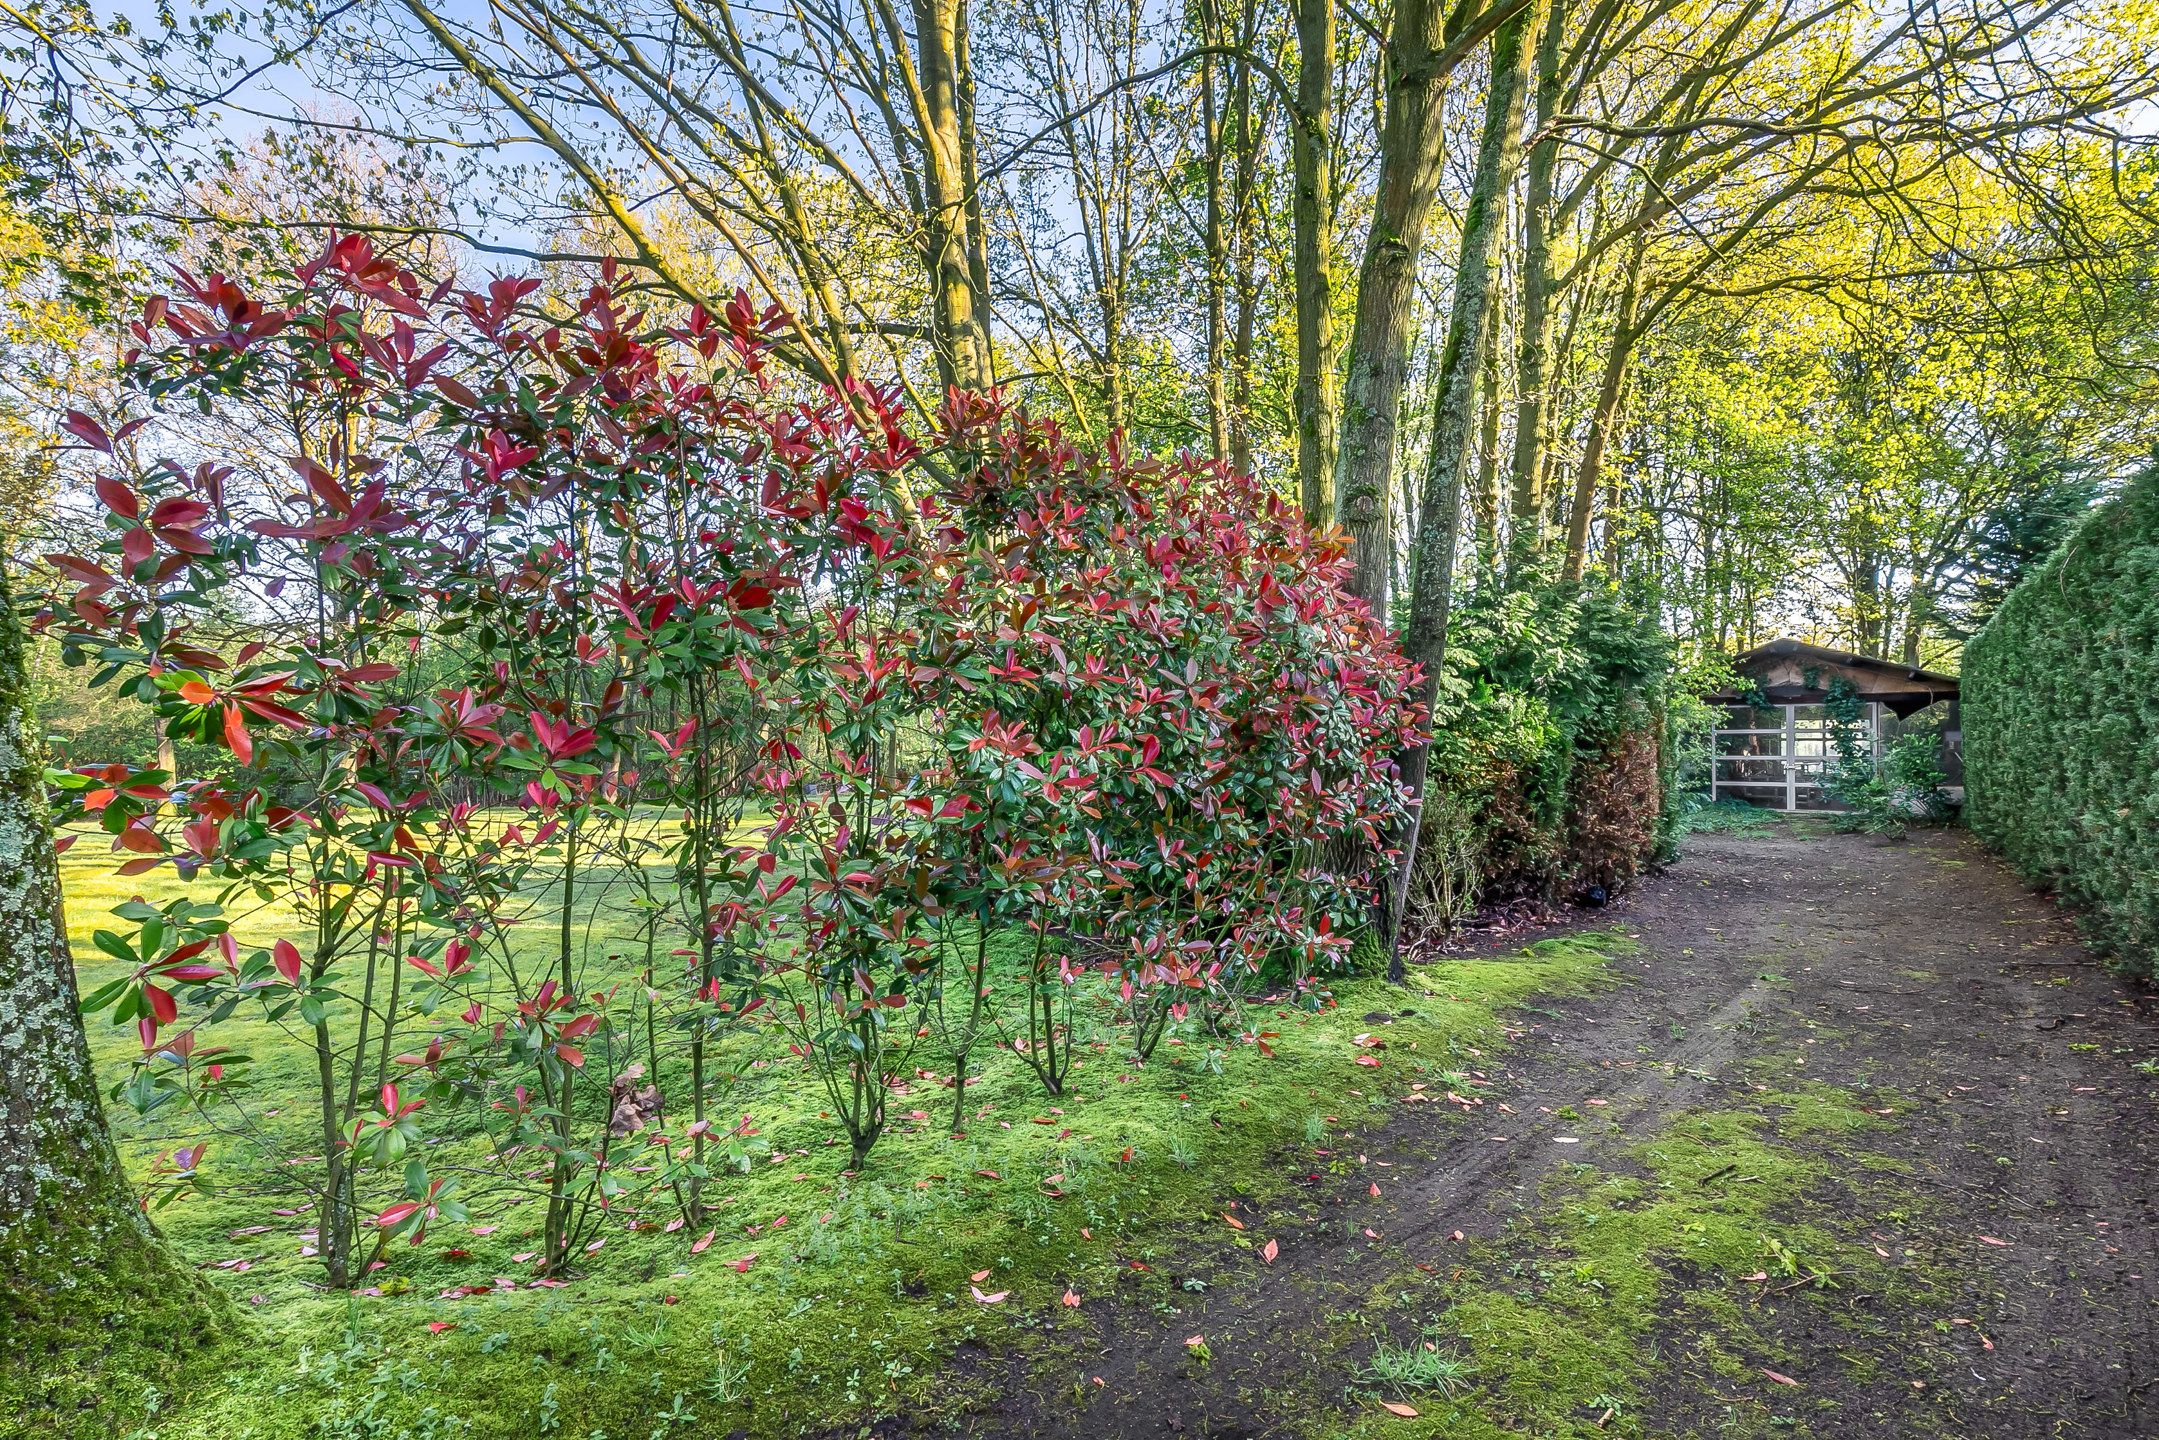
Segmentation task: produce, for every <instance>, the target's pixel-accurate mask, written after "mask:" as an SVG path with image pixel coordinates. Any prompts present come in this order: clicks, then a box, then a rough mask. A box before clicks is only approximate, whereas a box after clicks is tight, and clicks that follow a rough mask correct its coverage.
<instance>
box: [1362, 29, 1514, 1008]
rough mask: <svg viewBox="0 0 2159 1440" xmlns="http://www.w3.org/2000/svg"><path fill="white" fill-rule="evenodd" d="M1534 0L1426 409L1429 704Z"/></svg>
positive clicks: (1465, 244)
mask: <svg viewBox="0 0 2159 1440" xmlns="http://www.w3.org/2000/svg"><path fill="white" fill-rule="evenodd" d="M1535 21H1536V7H1534V6H1532V7H1531V8H1530V9H1527V10H1524V11H1522V12H1520V13H1519V14H1517V15H1516V16H1514V18H1512V19H1510V20H1509V21H1507V23H1506V24H1504V25H1502V26H1500V27H1499V29H1498V30H1497V31H1496V32H1495V33H1494V34H1493V36H1492V82H1491V91H1490V94H1489V96H1488V97H1487V99H1486V103H1485V115H1484V130H1483V134H1482V135H1481V137H1480V138H1479V141H1478V147H1477V174H1476V178H1475V179H1474V180H1473V181H1472V182H1471V185H1470V192H1469V206H1468V209H1467V210H1466V211H1465V212H1464V213H1463V216H1462V253H1461V263H1460V265H1459V267H1458V268H1457V270H1456V276H1455V287H1454V307H1453V312H1452V314H1451V315H1450V316H1449V317H1448V321H1447V341H1446V345H1445V347H1444V348H1443V349H1442V351H1441V352H1440V363H1439V375H1438V378H1437V381H1436V383H1435V392H1436V398H1435V400H1434V403H1433V415H1432V449H1431V454H1430V456H1429V457H1428V460H1427V463H1426V466H1425V472H1424V490H1423V493H1422V495H1421V496H1420V497H1419V503H1418V508H1419V510H1420V511H1421V512H1422V519H1421V521H1420V522H1419V524H1418V527H1417V534H1418V540H1417V549H1416V553H1415V554H1414V555H1412V556H1411V558H1410V602H1409V625H1408V627H1407V629H1406V630H1405V631H1404V633H1403V636H1402V649H1403V652H1404V653H1405V654H1407V655H1408V656H1409V658H1410V659H1412V660H1414V661H1416V662H1417V664H1418V665H1420V666H1422V667H1423V670H1424V675H1423V678H1422V679H1421V680H1420V681H1419V682H1418V686H1417V695H1416V698H1417V699H1418V700H1419V701H1420V702H1422V703H1423V704H1424V705H1425V706H1426V707H1428V708H1429V707H1430V706H1431V705H1433V704H1434V702H1435V701H1436V700H1437V699H1438V695H1439V672H1440V667H1441V666H1442V665H1443V664H1444V663H1445V661H1446V651H1447V616H1448V612H1449V610H1450V609H1451V607H1452V605H1453V602H1454V551H1455V544H1456V541H1457V539H1458V537H1459V535H1460V531H1461V516H1462V478H1463V469H1464V466H1465V465H1466V463H1467V461H1468V457H1469V449H1470V430H1471V426H1472V423H1473V419H1474V412H1475V405H1474V403H1473V402H1474V396H1475V393H1476V388H1477V386H1476V378H1477V370H1478V367H1479V364H1480V363H1481V361H1482V358H1483V356H1482V351H1483V349H1484V345H1485V336H1486V327H1485V310H1486V307H1487V306H1488V305H1490V303H1491V300H1492V289H1493V286H1492V276H1493V271H1494V270H1495V269H1497V267H1498V261H1499V238H1500V229H1501V225H1502V217H1503V214H1504V209H1505V207H1504V206H1503V205H1502V203H1501V202H1502V201H1503V200H1504V198H1505V191H1506V187H1507V182H1508V180H1509V178H1510V177H1511V176H1512V175H1513V173H1514V166H1515V162H1516V160H1517V159H1518V158H1519V156H1520V154H1521V148H1522V81H1523V69H1524V64H1523V62H1524V51H1525V48H1526V44H1527V40H1528V33H1529V31H1530V30H1531V29H1532V28H1533V26H1534V24H1535ZM1430 756H1431V747H1430V746H1428V745H1417V746H1414V747H1412V748H1411V749H1410V750H1409V752H1408V753H1407V754H1405V755H1404V756H1403V757H1402V781H1403V783H1404V784H1405V785H1406V786H1408V787H1409V791H1410V794H1411V796H1412V803H1414V804H1415V805H1416V806H1417V807H1418V809H1417V811H1416V812H1415V816H1413V818H1412V819H1411V821H1410V824H1409V826H1408V833H1407V834H1406V835H1405V836H1402V837H1400V838H1401V845H1400V857H1399V858H1398V859H1397V861H1396V873H1395V876H1394V883H1393V884H1392V886H1391V887H1390V893H1389V896H1388V919H1387V932H1388V944H1389V946H1390V948H1391V950H1392V955H1391V957H1390V959H1389V961H1388V974H1389V975H1390V976H1392V977H1394V978H1400V976H1401V973H1402V971H1401V966H1402V961H1401V948H1400V935H1401V915H1402V902H1403V899H1404V897H1405V896H1406V895H1407V892H1408V886H1409V875H1410V870H1411V868H1412V867H1413V866H1414V864H1415V862H1416V855H1417V834H1418V821H1417V818H1416V817H1421V815H1422V813H1423V801H1424V781H1425V773H1426V770H1427V767H1428V765H1429V762H1430Z"/></svg>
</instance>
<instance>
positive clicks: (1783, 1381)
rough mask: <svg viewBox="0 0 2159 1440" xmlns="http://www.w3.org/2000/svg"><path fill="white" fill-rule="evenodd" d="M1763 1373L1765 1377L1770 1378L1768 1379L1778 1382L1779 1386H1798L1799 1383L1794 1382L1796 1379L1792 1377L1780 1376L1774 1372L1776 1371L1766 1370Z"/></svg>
mask: <svg viewBox="0 0 2159 1440" xmlns="http://www.w3.org/2000/svg"><path fill="white" fill-rule="evenodd" d="M1762 1373H1763V1374H1764V1375H1767V1376H1768V1377H1769V1378H1770V1379H1772V1380H1774V1381H1776V1382H1777V1383H1778V1384H1779V1385H1797V1384H1798V1383H1799V1382H1798V1381H1797V1380H1794V1379H1793V1378H1792V1377H1791V1376H1789V1375H1779V1374H1778V1373H1777V1372H1776V1371H1774V1370H1764V1371H1763V1372H1762Z"/></svg>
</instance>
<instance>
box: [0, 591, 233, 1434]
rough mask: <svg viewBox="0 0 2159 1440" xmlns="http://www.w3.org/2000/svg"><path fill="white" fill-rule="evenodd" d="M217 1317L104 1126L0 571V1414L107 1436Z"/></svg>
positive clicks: (18, 633) (169, 1384)
mask: <svg viewBox="0 0 2159 1440" xmlns="http://www.w3.org/2000/svg"><path fill="white" fill-rule="evenodd" d="M205 1309H207V1311H208V1314H207V1316H206V1315H205V1313H203V1312H204V1310H205ZM222 1313H223V1312H222V1311H221V1310H220V1309H218V1307H216V1306H215V1305H214V1304H212V1305H209V1306H207V1307H205V1304H204V1299H203V1294H202V1290H201V1287H200V1285H199V1284H198V1282H197V1281H196V1280H195V1278H194V1276H193V1275H192V1274H190V1273H189V1272H186V1271H184V1270H181V1269H180V1268H179V1267H177V1266H176V1265H174V1264H173V1263H172V1262H171V1261H170V1260H169V1259H168V1258H167V1257H166V1255H165V1252H164V1248H163V1246H162V1245H161V1244H160V1243H159V1241H158V1238H157V1235H156V1233H155V1232H154V1231H153V1230H152V1229H151V1227H150V1222H149V1221H148V1219H146V1218H145V1217H144V1215H143V1213H142V1209H141V1207H140V1206H138V1205H137V1204H136V1203H135V1194H134V1191H133V1188H132V1187H131V1186H130V1185H129V1184H128V1179H127V1175H126V1174H125V1172H123V1171H122V1170H121V1168H120V1158H119V1156H118V1155H117V1154H116V1153H115V1152H114V1150H113V1146H112V1136H111V1134H110V1132H108V1131H107V1129H106V1128H105V1112H104V1109H103V1107H102V1106H101V1105H100V1104H99V1103H98V1089H97V1079H96V1076H95V1075H94V1074H93V1073H92V1071H91V1068H90V1045H89V1041H88V1039H87V1038H86V1037H85V1035H84V1033H83V1025H82V1009H81V1005H80V1002H79V1000H78V997H77V995H76V991H75V965H74V960H73V958H72V957H71V956H70V955H69V953H68V946H67V935H66V929H65V926H64V925H63V923H62V921H61V899H60V865H59V860H58V857H57V856H56V855H55V854H54V853H53V837H52V826H51V822H50V819H49V818H48V814H47V811H46V806H45V766H44V757H43V747H42V745H41V744H40V743H39V740H38V731H37V723H36V718H35V716H34V715H33V714H32V712H31V709H30V703H29V694H28V686H27V683H26V677H25V674H24V654H23V636H22V630H21V627H20V625H19V624H18V623H17V620H16V616H15V607H14V600H13V597H12V596H11V595H10V594H9V591H8V585H7V579H6V576H5V574H4V573H0V1334H5V1335H6V1337H7V1343H6V1345H5V1346H4V1347H0V1404H4V1405H5V1406H6V1413H7V1418H8V1420H9V1421H12V1422H20V1423H22V1424H24V1426H25V1427H26V1428H25V1429H24V1430H23V1431H22V1433H24V1434H40V1435H82V1436H90V1435H112V1434H119V1433H121V1432H122V1431H123V1430H126V1429H127V1428H129V1424H130V1423H140V1422H141V1421H142V1420H144V1419H145V1418H147V1417H146V1416H145V1415H144V1414H143V1413H142V1411H141V1409H140V1406H141V1400H142V1395H143V1389H144V1386H145V1385H149V1384H155V1385H157V1386H158V1387H159V1388H161V1389H163V1390H165V1391H166V1393H168V1394H169V1393H170V1392H171V1390H172V1389H173V1381H174V1379H175V1377H176V1372H177V1366H178V1363H179V1360H180V1358H181V1357H182V1356H184V1355H185V1353H186V1352H187V1351H188V1350H189V1349H190V1348H192V1347H194V1346H196V1345H197V1344H199V1343H200V1342H201V1341H202V1340H203V1339H204V1338H205V1337H206V1336H207V1335H209V1334H212V1333H214V1332H215V1330H216V1329H217V1328H218V1327H217V1326H215V1325H207V1326H206V1325H205V1323H204V1321H205V1319H206V1318H215V1317H217V1316H220V1315H222Z"/></svg>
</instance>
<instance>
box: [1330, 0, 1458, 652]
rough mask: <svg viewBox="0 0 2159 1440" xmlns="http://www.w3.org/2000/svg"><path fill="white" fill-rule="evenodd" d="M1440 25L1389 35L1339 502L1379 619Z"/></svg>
mask: <svg viewBox="0 0 2159 1440" xmlns="http://www.w3.org/2000/svg"><path fill="white" fill-rule="evenodd" d="M1441 17H1442V10H1441V6H1440V4H1439V0H1400V3H1399V4H1397V5H1396V6H1395V10H1394V21H1393V25H1392V27H1391V28H1390V30H1389V32H1388V37H1387V51H1386V54H1385V56H1384V57H1382V62H1381V63H1382V64H1384V65H1385V66H1386V81H1385V84H1386V106H1385V113H1384V114H1383V116H1382V118H1381V120H1380V129H1379V179H1378V182H1377V187H1376V190H1375V193H1374V195H1373V200H1372V203H1373V211H1372V228H1371V230H1370V232H1369V234H1368V235H1367V236H1366V238H1365V245H1364V260H1363V263H1362V264H1360V265H1359V266H1358V268H1357V310H1356V315H1355V318H1354V319H1353V320H1352V321H1351V324H1350V332H1349V362H1348V373H1347V377H1346V379H1345V381H1344V384H1343V390H1342V432H1341V454H1340V456H1339V458H1338V459H1337V461H1336V466H1335V493H1336V496H1337V497H1338V499H1339V502H1340V505H1341V515H1342V526H1343V528H1344V529H1346V530H1347V531H1348V532H1349V536H1350V541H1351V545H1352V549H1351V555H1352V558H1353V559H1354V560H1355V562H1356V570H1355V571H1354V573H1353V575H1352V577H1351V580H1350V592H1351V593H1352V594H1355V595H1358V596H1360V597H1362V598H1363V599H1364V600H1365V602H1366V603H1367V604H1369V605H1370V606H1371V607H1372V613H1373V614H1374V615H1377V616H1378V617H1379V618H1380V619H1381V620H1385V619H1386V617H1387V604H1388V598H1389V597H1388V593H1387V592H1388V588H1389V584H1390V575H1391V572H1392V570H1393V568H1394V567H1393V565H1392V563H1391V562H1392V560H1393V553H1392V552H1393V547H1394V505H1393V495H1394V458H1395V444H1396V431H1397V429H1398V427H1399V426H1400V424H1401V413H1402V391H1403V389H1404V387H1405V386H1406V385H1407V384H1408V381H1409V365H1410V357H1411V355H1412V353H1413V351H1414V349H1415V345H1416V339H1417V328H1416V321H1417V262H1418V259H1419V258H1420V256H1421V255H1422V254H1423V251H1424V230H1425V223H1426V221H1427V220H1429V219H1430V217H1431V213H1432V197H1433V196H1434V194H1435V193H1437V191H1438V188H1439V172H1440V161H1441V158H1442V157H1443V155H1444V154H1445V149H1446V124H1445V120H1446V88H1445V79H1444V76H1443V74H1442V72H1441V69H1440V65H1439V60H1440V48H1441V44H1442V39H1443V36H1442V18H1441Z"/></svg>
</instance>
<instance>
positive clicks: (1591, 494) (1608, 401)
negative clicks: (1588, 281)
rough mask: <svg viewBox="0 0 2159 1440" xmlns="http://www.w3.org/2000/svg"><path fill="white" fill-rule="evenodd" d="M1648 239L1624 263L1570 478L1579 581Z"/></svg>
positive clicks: (1572, 556) (1570, 544)
mask: <svg viewBox="0 0 2159 1440" xmlns="http://www.w3.org/2000/svg"><path fill="white" fill-rule="evenodd" d="M1646 249H1647V243H1646V237H1645V236H1637V237H1636V240H1635V243H1634V249H1633V252H1632V253H1631V254H1630V255H1629V256H1628V258H1627V274H1626V278H1625V279H1624V280H1623V281H1621V282H1620V288H1619V308H1618V313H1617V314H1615V315H1614V316H1613V318H1612V343H1611V348H1610V349H1608V350H1606V351H1605V354H1604V373H1603V374H1602V375H1601V376H1599V377H1598V380H1597V403H1596V408H1595V409H1594V410H1592V411H1591V412H1590V417H1589V433H1588V434H1587V435H1585V436H1584V437H1583V439H1582V463H1581V465H1580V467H1579V468H1577V469H1576V471H1575V475H1574V508H1573V509H1572V510H1570V511H1569V512H1568V514H1567V559H1566V576H1567V578H1568V579H1569V580H1580V579H1581V578H1582V573H1583V571H1584V570H1586V569H1587V568H1588V564H1589V512H1590V510H1591V509H1592V508H1593V507H1594V505H1595V503H1596V498H1597V477H1598V473H1599V472H1600V471H1601V470H1602V468H1603V466H1604V447H1605V444H1606V442H1607V440H1608V439H1609V438H1610V436H1611V433H1612V427H1613V426H1614V425H1616V424H1618V423H1619V401H1620V397H1621V396H1622V395H1623V394H1624V393H1625V390H1626V384H1627V362H1628V361H1629V360H1630V359H1631V358H1632V356H1633V354H1634V342H1635V340H1636V339H1637V338H1638V337H1637V335H1636V332H1635V310H1636V307H1637V306H1638V305H1639V304H1640V302H1641V298H1642V257H1643V254H1644V252H1645V251H1646Z"/></svg>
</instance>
